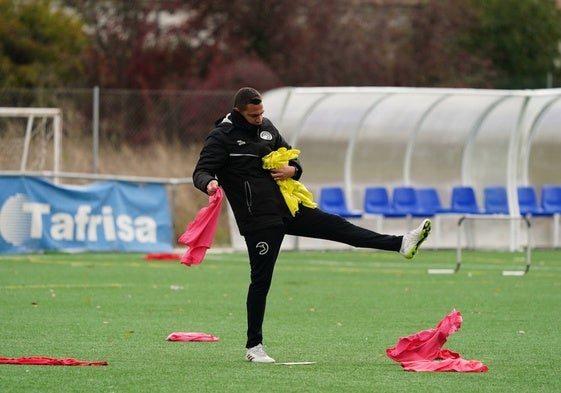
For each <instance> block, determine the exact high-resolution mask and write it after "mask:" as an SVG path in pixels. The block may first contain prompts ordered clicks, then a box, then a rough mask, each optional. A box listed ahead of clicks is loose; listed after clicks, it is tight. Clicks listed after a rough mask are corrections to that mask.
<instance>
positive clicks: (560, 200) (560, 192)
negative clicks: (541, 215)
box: [542, 184, 561, 214]
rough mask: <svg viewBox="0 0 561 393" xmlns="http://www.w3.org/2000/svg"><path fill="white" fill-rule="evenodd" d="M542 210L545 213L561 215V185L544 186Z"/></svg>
mask: <svg viewBox="0 0 561 393" xmlns="http://www.w3.org/2000/svg"><path fill="white" fill-rule="evenodd" d="M542 208H543V211H544V212H545V213H549V214H555V213H561V185H552V184H546V185H543V186H542Z"/></svg>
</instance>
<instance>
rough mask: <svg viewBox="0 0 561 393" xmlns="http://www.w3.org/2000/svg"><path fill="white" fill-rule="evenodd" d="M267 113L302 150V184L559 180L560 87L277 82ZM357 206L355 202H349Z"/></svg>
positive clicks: (511, 190)
mask: <svg viewBox="0 0 561 393" xmlns="http://www.w3.org/2000/svg"><path fill="white" fill-rule="evenodd" d="M263 100H264V104H265V111H266V112H265V115H266V116H267V117H268V118H269V119H271V120H272V121H273V123H274V124H275V125H276V126H277V128H278V129H279V130H280V131H281V134H282V135H283V136H284V137H285V139H286V140H287V141H289V143H291V144H292V146H293V147H294V148H296V149H300V150H301V154H300V159H301V161H302V164H303V166H304V178H303V181H304V183H306V184H315V185H323V184H340V185H343V186H344V187H345V190H346V192H347V194H348V195H349V200H352V198H350V195H351V194H352V192H353V190H362V189H363V188H364V187H366V186H372V185H384V186H387V187H388V188H393V187H394V186H397V185H411V186H414V187H436V188H437V189H438V190H439V193H440V195H441V198H442V200H443V203H445V204H446V203H447V202H448V201H449V196H450V191H451V187H452V186H454V185H471V186H473V187H475V189H476V191H477V192H478V197H479V198H480V200H482V199H481V198H482V192H483V191H482V190H483V187H485V186H491V185H504V186H506V187H507V190H508V194H509V205H510V207H511V209H510V211H511V214H516V215H517V214H518V200H517V196H516V187H517V186H518V185H532V186H534V187H535V188H536V191H538V192H539V189H540V186H541V185H543V184H559V183H561V175H560V173H561V89H547V90H476V89H438V88H435V89H429V88H389V87H387V88H386V87H356V88H354V87H337V88H281V89H275V90H271V91H268V92H266V93H265V94H264V95H263ZM355 207H356V206H355Z"/></svg>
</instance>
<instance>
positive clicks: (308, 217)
mask: <svg viewBox="0 0 561 393" xmlns="http://www.w3.org/2000/svg"><path fill="white" fill-rule="evenodd" d="M285 235H294V236H303V237H311V238H316V239H325V240H332V241H336V242H340V243H345V244H348V245H351V246H354V247H361V248H375V249H379V250H387V251H399V249H400V248H401V241H402V238H403V237H402V236H394V235H384V234H380V233H376V232H374V231H371V230H368V229H365V228H362V227H359V226H356V225H354V224H352V223H350V222H349V221H347V220H345V219H343V218H341V217H339V216H337V215H333V214H329V213H325V212H323V211H321V210H319V209H310V208H307V207H305V206H302V205H300V208H299V211H298V213H297V214H296V217H294V218H290V219H289V220H287V221H286V222H285V225H284V226H277V227H272V228H267V229H264V230H259V231H256V232H252V233H247V234H246V235H245V236H244V237H245V242H246V245H247V250H248V254H249V264H250V267H251V283H250V284H249V290H248V293H247V303H246V305H247V343H246V348H251V347H254V346H255V345H257V344H260V343H262V341H263V333H262V325H263V318H264V316H265V305H266V302H267V293H268V292H269V288H270V287H271V281H272V278H273V270H274V268H275V263H276V261H277V257H278V255H279V251H280V248H281V244H282V241H283V239H284V236H285Z"/></svg>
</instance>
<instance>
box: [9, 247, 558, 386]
mask: <svg viewBox="0 0 561 393" xmlns="http://www.w3.org/2000/svg"><path fill="white" fill-rule="evenodd" d="M463 261H464V263H463V266H462V269H461V270H460V272H459V273H457V274H455V275H448V276H444V275H428V274H427V273H426V270H427V269H428V268H435V267H436V268H438V267H453V265H454V262H455V254H454V253H453V252H449V251H438V252H436V251H422V253H421V254H420V255H419V256H418V257H417V258H416V259H415V260H414V261H412V262H410V261H406V260H404V259H402V258H401V257H399V256H398V255H395V254H393V253H386V252H285V253H283V254H281V257H280V259H279V261H278V265H277V269H276V272H275V279H274V282H273V287H272V289H271V293H270V295H269V303H268V310H267V317H266V320H265V326H264V334H265V343H264V344H265V347H266V349H267V351H268V353H269V354H270V355H271V356H272V357H274V358H275V359H276V360H277V362H298V361H312V362H316V364H313V365H307V366H283V365H270V364H252V363H248V362H245V361H244V360H243V356H244V354H245V349H244V344H245V294H246V290H247V282H248V266H247V265H248V263H247V261H246V256H245V254H243V253H242V254H238V253H235V254H209V255H207V258H206V260H205V261H204V262H203V264H202V265H201V266H196V267H190V268H187V267H185V266H182V265H180V264H179V263H178V262H147V261H144V260H143V255H140V254H75V255H69V254H48V255H28V256H0V334H1V344H0V356H3V357H21V356H48V357H57V358H66V357H72V358H76V359H78V360H88V361H100V360H107V361H108V362H109V365H108V366H106V367H63V366H17V365H0V387H1V391H2V392H62V391H64V392H136V393H138V392H180V391H181V392H247V391H268V392H338V393H339V392H372V391H379V392H413V391H414V392H449V391H455V392H507V391H508V392H528V391H532V392H558V391H561V382H560V380H559V365H560V364H561V355H560V351H559V347H560V343H561V340H560V339H559V322H560V320H561V318H560V317H561V255H560V253H559V252H557V251H535V252H534V253H533V266H532V269H531V271H530V273H529V274H528V275H526V276H524V277H503V276H501V274H500V272H501V270H504V269H508V270H511V269H516V268H520V269H522V268H523V266H524V256H523V255H522V254H517V253H514V254H512V253H499V252H464V255H463ZM453 308H456V309H458V310H460V311H461V312H462V314H463V318H464V323H463V325H462V327H461V329H460V330H459V331H458V332H456V333H455V334H454V335H452V336H450V338H449V340H448V343H447V344H446V346H445V347H446V348H449V349H451V350H454V351H457V352H460V353H461V354H462V356H463V357H464V358H466V359H475V360H480V361H482V362H484V363H485V364H486V365H488V366H489V368H490V370H489V371H488V372H487V373H473V374H471V373H411V372H405V371H403V370H402V369H401V367H400V366H399V365H398V364H397V363H395V362H393V361H391V360H390V359H389V358H387V357H386V356H385V349H386V348H388V347H392V346H394V344H395V343H396V341H397V340H398V338H399V337H401V336H405V335H409V334H413V333H416V332H418V331H420V330H424V329H428V328H432V327H435V326H436V324H437V323H438V321H439V320H440V319H441V318H442V317H444V316H445V315H446V314H448V313H449V312H450V311H451V310H452V309H453ZM176 331H188V332H205V333H209V334H213V335H216V336H218V337H220V341H219V342H218V343H181V342H168V341H165V338H166V336H167V335H168V334H169V333H172V332H176Z"/></svg>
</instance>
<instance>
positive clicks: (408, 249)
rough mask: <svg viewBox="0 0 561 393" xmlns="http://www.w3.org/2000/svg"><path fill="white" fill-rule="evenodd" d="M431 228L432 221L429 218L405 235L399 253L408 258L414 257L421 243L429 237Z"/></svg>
mask: <svg viewBox="0 0 561 393" xmlns="http://www.w3.org/2000/svg"><path fill="white" fill-rule="evenodd" d="M430 228H431V222H430V220H429V219H428V218H427V219H425V220H423V222H422V223H421V225H419V226H418V227H417V228H415V229H413V230H412V231H410V232H408V233H406V234H405V235H403V240H402V241H401V249H400V250H399V253H400V254H401V255H403V256H404V257H405V258H407V259H411V258H413V257H414V256H415V255H416V254H417V250H418V249H419V247H420V246H421V244H423V242H424V241H425V240H426V239H427V237H429V233H430Z"/></svg>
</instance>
